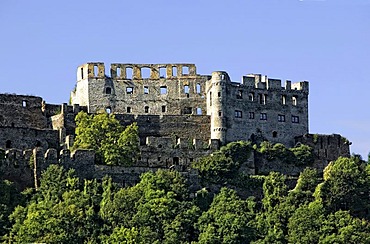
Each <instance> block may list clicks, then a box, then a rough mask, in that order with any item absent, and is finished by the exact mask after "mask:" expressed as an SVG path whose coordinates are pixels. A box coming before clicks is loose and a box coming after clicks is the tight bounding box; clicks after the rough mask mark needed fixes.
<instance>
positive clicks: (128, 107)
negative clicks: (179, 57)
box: [71, 63, 209, 115]
mask: <svg viewBox="0 0 370 244" xmlns="http://www.w3.org/2000/svg"><path fill="white" fill-rule="evenodd" d="M86 72H87V73H86ZM104 72H105V67H104V64H103V63H88V64H85V65H82V66H80V67H79V68H78V73H77V87H76V90H75V91H73V92H72V93H71V97H72V104H80V105H82V106H87V107H88V111H89V113H96V112H99V111H104V110H107V111H109V112H114V113H119V114H124V113H128V114H130V113H132V114H155V115H163V114H174V115H180V114H203V113H204V112H205V111H206V106H205V105H206V104H205V82H206V81H207V79H209V76H201V75H197V74H196V67H195V65H194V64H112V65H111V77H108V76H105V75H104Z"/></svg>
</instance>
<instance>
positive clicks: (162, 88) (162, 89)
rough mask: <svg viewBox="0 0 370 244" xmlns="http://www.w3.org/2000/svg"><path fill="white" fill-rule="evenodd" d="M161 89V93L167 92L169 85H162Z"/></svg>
mask: <svg viewBox="0 0 370 244" xmlns="http://www.w3.org/2000/svg"><path fill="white" fill-rule="evenodd" d="M159 90H160V93H161V95H164V94H167V86H161V87H160V89H159Z"/></svg>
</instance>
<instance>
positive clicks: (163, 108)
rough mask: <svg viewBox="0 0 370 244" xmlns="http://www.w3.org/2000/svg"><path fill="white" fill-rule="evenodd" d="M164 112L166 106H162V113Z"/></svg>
mask: <svg viewBox="0 0 370 244" xmlns="http://www.w3.org/2000/svg"><path fill="white" fill-rule="evenodd" d="M165 112H166V106H164V105H163V106H162V113H165Z"/></svg>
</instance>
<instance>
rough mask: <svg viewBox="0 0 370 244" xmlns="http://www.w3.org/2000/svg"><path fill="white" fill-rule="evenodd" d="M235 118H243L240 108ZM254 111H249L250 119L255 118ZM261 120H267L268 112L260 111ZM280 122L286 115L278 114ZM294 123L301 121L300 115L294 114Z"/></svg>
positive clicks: (283, 120) (236, 111)
mask: <svg viewBox="0 0 370 244" xmlns="http://www.w3.org/2000/svg"><path fill="white" fill-rule="evenodd" d="M219 116H222V113H221V112H219ZM235 118H243V112H242V111H240V110H235ZM254 118H255V116H254V112H249V119H254ZM260 120H267V114H266V113H260ZM278 122H285V115H283V114H279V115H278ZM292 123H299V116H295V115H292Z"/></svg>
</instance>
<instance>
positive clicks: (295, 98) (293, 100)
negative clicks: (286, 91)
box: [292, 96, 297, 106]
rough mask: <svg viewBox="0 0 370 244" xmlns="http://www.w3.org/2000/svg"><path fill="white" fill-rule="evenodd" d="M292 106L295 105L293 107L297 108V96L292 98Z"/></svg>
mask: <svg viewBox="0 0 370 244" xmlns="http://www.w3.org/2000/svg"><path fill="white" fill-rule="evenodd" d="M292 104H293V106H297V97H296V96H293V97H292Z"/></svg>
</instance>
